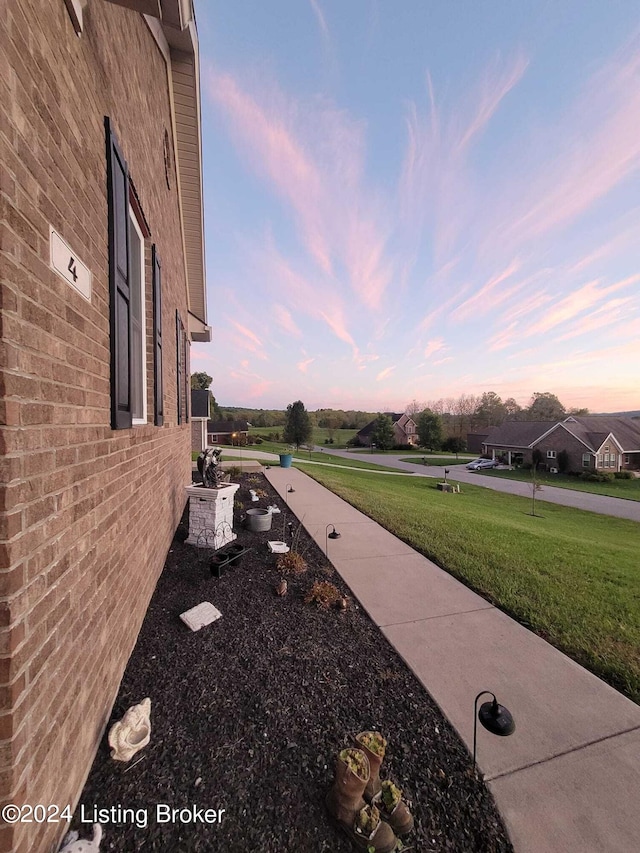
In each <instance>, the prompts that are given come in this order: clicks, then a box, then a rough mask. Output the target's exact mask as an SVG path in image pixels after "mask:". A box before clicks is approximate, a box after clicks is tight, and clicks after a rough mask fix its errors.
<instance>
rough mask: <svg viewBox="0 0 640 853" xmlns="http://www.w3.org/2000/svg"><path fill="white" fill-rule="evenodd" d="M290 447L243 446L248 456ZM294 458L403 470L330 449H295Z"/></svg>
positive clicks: (273, 443)
mask: <svg viewBox="0 0 640 853" xmlns="http://www.w3.org/2000/svg"><path fill="white" fill-rule="evenodd" d="M287 449H288V445H286V444H282V443H281V442H276V441H263V442H262V444H253V445H251V446H250V447H246V448H244V447H243V448H242V455H243V456H244V454H245V451H246V453H247V458H249V455H250V454H251V451H252V450H260V451H264V452H265V453H286V452H287ZM222 458H223V459H230V458H231V457H230V456H226V457H225V455H224V448H223V453H222ZM293 458H294V461H295V462H303V461H305V462H323V463H324V464H325V465H327V464H331V465H341V466H343V467H345V468H369V469H370V470H374V471H402V469H400V468H390V467H388V466H387V465H375V464H374V463H372V462H367V461H366V460H365V459H352V458H351V457H350V456H348V457H347V456H332V454H331V451H330V450H322V451H315V450H314V451H311V452H309V451H308V450H302V448H300V450H294V451H293ZM402 473H403V474H406V473H407V472H406V471H402Z"/></svg>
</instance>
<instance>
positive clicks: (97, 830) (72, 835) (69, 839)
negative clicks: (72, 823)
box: [59, 823, 102, 853]
mask: <svg viewBox="0 0 640 853" xmlns="http://www.w3.org/2000/svg"><path fill="white" fill-rule="evenodd" d="M101 840H102V827H101V826H100V824H99V823H94V824H93V839H92V840H91V841H89V839H88V838H80V840H78V833H77V832H76V831H75V830H71V832H67V834H66V835H65V837H64V838H63V839H62V844H63V846H62V847H61V848H60V851H59V853H100V841H101Z"/></svg>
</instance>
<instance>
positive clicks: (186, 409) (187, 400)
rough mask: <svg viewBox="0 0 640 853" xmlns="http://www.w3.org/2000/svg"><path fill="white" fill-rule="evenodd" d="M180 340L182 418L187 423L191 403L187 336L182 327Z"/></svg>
mask: <svg viewBox="0 0 640 853" xmlns="http://www.w3.org/2000/svg"><path fill="white" fill-rule="evenodd" d="M182 339H183V341H184V416H185V420H186V421H187V423H188V422H189V404H190V401H191V393H190V391H189V388H190V382H189V336H188V335H187V332H186V329H185V328H184V326H183V327H182Z"/></svg>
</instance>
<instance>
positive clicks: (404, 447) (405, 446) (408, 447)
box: [393, 442, 413, 450]
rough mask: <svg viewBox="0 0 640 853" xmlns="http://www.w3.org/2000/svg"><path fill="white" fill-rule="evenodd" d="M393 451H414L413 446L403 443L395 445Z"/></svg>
mask: <svg viewBox="0 0 640 853" xmlns="http://www.w3.org/2000/svg"><path fill="white" fill-rule="evenodd" d="M393 449H394V450H413V444H402V443H401V442H398V443H397V444H394V445H393Z"/></svg>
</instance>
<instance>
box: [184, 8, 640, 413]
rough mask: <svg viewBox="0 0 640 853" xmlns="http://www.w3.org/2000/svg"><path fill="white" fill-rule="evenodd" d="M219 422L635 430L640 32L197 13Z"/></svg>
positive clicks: (639, 326)
mask: <svg viewBox="0 0 640 853" xmlns="http://www.w3.org/2000/svg"><path fill="white" fill-rule="evenodd" d="M196 15H197V22H198V32H199V39H200V61H201V88H202V123H203V157H204V180H205V228H206V253H207V287H208V294H209V323H210V324H211V325H212V327H213V342H212V343H211V344H197V345H194V346H193V347H192V359H191V366H192V370H194V371H196V370H205V371H207V372H208V373H209V374H211V375H212V376H213V377H214V383H213V386H212V390H213V392H214V394H215V396H216V398H217V399H218V401H219V402H220V403H221V404H223V405H225V404H226V405H245V406H255V407H262V408H283V407H285V406H286V405H287V404H288V403H290V402H292V401H293V400H297V399H302V400H303V401H304V402H305V404H306V406H307V408H309V409H315V408H319V407H334V408H345V409H347V408H348V409H366V410H373V411H377V410H396V411H398V410H402V409H403V408H404V407H405V405H406V404H407V403H409V401H411V400H413V399H416V400H418V401H425V400H434V399H438V398H440V397H444V398H447V397H457V396H459V395H460V394H463V393H465V394H480V393H482V392H483V391H489V390H492V391H496V392H497V393H498V394H500V395H501V396H502V397H503V398H506V397H515V399H516V400H517V401H518V402H519V403H520V404H522V405H526V403H527V402H528V400H529V398H530V397H531V395H532V393H533V392H534V391H551V392H553V393H556V394H557V395H558V396H559V398H560V400H561V401H562V402H563V403H564V404H565V405H566V406H567V407H569V406H580V407H582V406H587V407H588V408H589V409H590V410H592V411H615V410H624V409H636V408H638V407H639V406H640V394H639V392H638V388H639V387H640V322H639V320H640V250H639V245H640V241H639V239H638V238H639V235H640V8H639V7H638V4H637V3H636V2H616V0H607V2H602V3H585V2H582V0H580V2H577V1H576V2H571V0H551V1H550V2H546V3H545V2H541V0H535V2H526V0H519V2H518V3H513V2H512V1H511V0H509V2H497V0H491V2H482V0H473V2H472V0H457V2H456V0H451V2H449V0H447V2H445V0H433V2H428V1H427V0H403V2H390V0H387V2H382V0H269V2H264V0H233V2H229V0H206V2H205V0H196Z"/></svg>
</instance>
